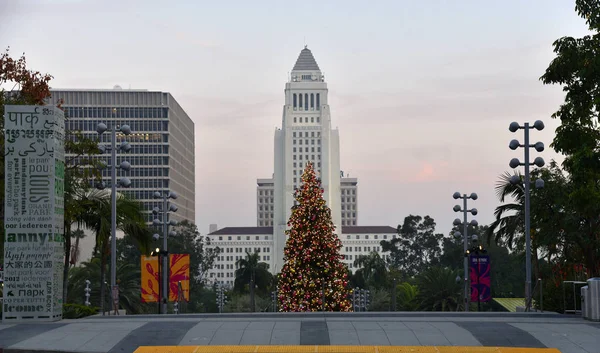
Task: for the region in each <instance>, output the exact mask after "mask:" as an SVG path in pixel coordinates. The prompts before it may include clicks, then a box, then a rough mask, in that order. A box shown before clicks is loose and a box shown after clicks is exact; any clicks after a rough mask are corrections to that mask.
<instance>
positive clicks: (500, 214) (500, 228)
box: [485, 172, 525, 248]
mask: <svg viewBox="0 0 600 353" xmlns="http://www.w3.org/2000/svg"><path fill="white" fill-rule="evenodd" d="M513 176H517V177H518V178H519V179H521V174H520V173H515V174H510V173H509V172H505V173H504V174H502V175H501V176H500V179H499V180H498V183H497V184H496V188H495V189H496V196H497V197H498V200H499V201H500V202H501V203H502V204H501V205H500V206H498V207H496V209H495V210H494V216H495V217H496V220H494V222H492V224H490V226H489V228H488V229H487V230H486V232H485V237H486V238H487V241H488V243H490V242H491V239H492V237H494V241H495V242H496V243H497V244H502V243H504V244H506V246H508V247H509V248H513V247H514V245H515V243H516V244H517V245H521V243H522V242H523V239H522V236H521V235H522V234H523V233H524V230H525V229H524V228H525V208H524V206H523V205H524V204H525V190H523V187H522V186H521V185H518V184H512V183H511V182H510V180H511V178H512V177H513ZM509 197H510V198H512V199H513V201H512V202H506V201H507V199H508V198H509ZM505 202H506V203H505ZM515 235H518V239H517V240H516V241H515Z"/></svg>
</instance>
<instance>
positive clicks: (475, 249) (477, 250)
mask: <svg viewBox="0 0 600 353" xmlns="http://www.w3.org/2000/svg"><path fill="white" fill-rule="evenodd" d="M477 240H478V236H477V235H473V246H472V247H471V249H469V250H467V251H466V252H465V258H466V259H470V257H471V255H472V254H474V255H475V256H477V311H481V254H487V250H485V249H484V248H483V245H481V244H480V245H477Z"/></svg>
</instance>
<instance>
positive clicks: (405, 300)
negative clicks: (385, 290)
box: [396, 282, 419, 311]
mask: <svg viewBox="0 0 600 353" xmlns="http://www.w3.org/2000/svg"><path fill="white" fill-rule="evenodd" d="M418 299H419V288H418V287H417V286H415V285H412V284H410V283H408V282H403V283H401V284H398V285H397V286H396V305H397V310H399V311H417V310H418V309H419V300H418Z"/></svg>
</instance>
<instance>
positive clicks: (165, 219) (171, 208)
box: [152, 191, 177, 314]
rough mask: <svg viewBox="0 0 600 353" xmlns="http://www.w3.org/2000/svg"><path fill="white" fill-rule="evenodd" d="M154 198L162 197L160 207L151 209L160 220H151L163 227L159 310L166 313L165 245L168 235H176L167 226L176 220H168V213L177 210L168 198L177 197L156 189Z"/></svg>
mask: <svg viewBox="0 0 600 353" xmlns="http://www.w3.org/2000/svg"><path fill="white" fill-rule="evenodd" d="M154 198H156V199H160V198H162V201H163V202H162V209H160V208H158V207H155V208H154V209H153V210H152V213H153V214H154V215H156V216H158V215H159V214H162V221H161V220H160V219H159V218H155V219H154V220H153V221H152V224H154V225H155V226H161V225H162V227H163V230H162V237H163V249H162V251H161V253H162V254H163V258H162V269H163V270H162V295H161V296H162V305H161V308H162V309H161V311H162V314H166V313H167V303H168V302H169V250H168V247H167V245H168V244H167V243H168V241H167V239H168V237H169V236H172V237H173V236H175V235H177V234H176V233H175V232H174V231H171V232H169V226H176V225H177V222H176V221H175V220H169V213H171V212H177V206H175V205H174V204H172V203H169V199H173V200H175V199H177V194H176V193H174V192H172V191H170V192H163V193H162V194H161V193H160V192H159V191H156V192H155V193H154ZM153 237H154V239H157V240H158V238H159V237H160V235H159V234H154V236H153Z"/></svg>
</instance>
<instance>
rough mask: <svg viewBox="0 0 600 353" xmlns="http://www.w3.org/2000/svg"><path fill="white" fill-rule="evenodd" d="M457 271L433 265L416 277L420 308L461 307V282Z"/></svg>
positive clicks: (427, 309) (455, 309)
mask: <svg viewBox="0 0 600 353" xmlns="http://www.w3.org/2000/svg"><path fill="white" fill-rule="evenodd" d="M457 275H459V272H458V271H454V270H452V269H449V268H443V267H440V266H433V267H430V268H428V269H426V270H425V271H423V272H422V273H421V274H419V276H418V277H417V285H418V287H419V295H418V298H419V302H420V305H419V307H420V309H421V310H425V311H457V310H459V309H460V308H461V307H462V282H460V281H459V282H457V281H456V276H457Z"/></svg>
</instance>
